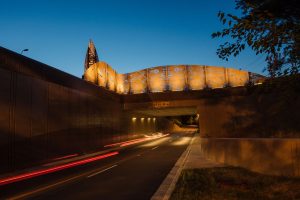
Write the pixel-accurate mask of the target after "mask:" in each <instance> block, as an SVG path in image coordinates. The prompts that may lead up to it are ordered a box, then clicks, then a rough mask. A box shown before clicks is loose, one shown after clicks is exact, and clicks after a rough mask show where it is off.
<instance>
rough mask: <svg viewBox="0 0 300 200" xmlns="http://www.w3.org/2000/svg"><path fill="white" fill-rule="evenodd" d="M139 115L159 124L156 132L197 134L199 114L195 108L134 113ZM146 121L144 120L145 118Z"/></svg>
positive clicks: (148, 110) (152, 109)
mask: <svg viewBox="0 0 300 200" xmlns="http://www.w3.org/2000/svg"><path fill="white" fill-rule="evenodd" d="M135 112H136V113H137V114H139V115H144V116H151V117H154V118H156V119H158V120H157V123H161V124H160V125H159V126H158V127H159V128H158V131H162V132H170V133H172V132H199V114H198V113H197V108H196V107H194V106H192V107H191V106H190V107H172V108H160V109H158V108H155V109H154V108H151V109H143V110H136V111H135ZM145 119H146V118H145Z"/></svg>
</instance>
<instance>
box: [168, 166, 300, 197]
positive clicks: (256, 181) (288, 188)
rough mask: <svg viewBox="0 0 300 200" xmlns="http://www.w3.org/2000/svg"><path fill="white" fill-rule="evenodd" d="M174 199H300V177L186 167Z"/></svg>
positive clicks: (235, 168) (239, 170) (236, 168)
mask: <svg viewBox="0 0 300 200" xmlns="http://www.w3.org/2000/svg"><path fill="white" fill-rule="evenodd" d="M170 199H171V200H185V199H188V200H193V199H197V200H225V199H226V200H231V199H232V200H233V199H245V200H247V199H249V200H250V199H251V200H255V199H266V200H268V199H272V200H273V199H276V200H277V199H282V200H292V199H300V178H292V177H279V176H269V175H263V174H259V173H255V172H251V171H249V170H246V169H244V168H239V167H216V168H204V169H190V170H184V171H183V172H182V173H181V176H180V177H179V180H178V182H177V184H176V187H175V190H174V191H173V193H172V196H171V198H170Z"/></svg>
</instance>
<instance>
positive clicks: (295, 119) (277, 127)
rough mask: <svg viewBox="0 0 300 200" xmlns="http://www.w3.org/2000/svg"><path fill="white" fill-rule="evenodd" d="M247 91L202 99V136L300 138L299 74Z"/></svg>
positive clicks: (200, 110) (200, 106) (200, 104)
mask: <svg viewBox="0 0 300 200" xmlns="http://www.w3.org/2000/svg"><path fill="white" fill-rule="evenodd" d="M247 90H248V92H247V93H246V95H241V96H228V97H222V98H209V99H203V100H202V101H201V103H199V104H198V113H199V116H200V120H199V125H200V131H201V133H202V135H203V136H208V137H258V138H270V137H275V138H300V112H299V111H300V76H299V75H296V76H290V77H284V78H279V79H275V80H269V81H267V82H265V83H264V84H263V85H260V86H259V87H255V88H251V87H250V88H247Z"/></svg>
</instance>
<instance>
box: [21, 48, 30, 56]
mask: <svg viewBox="0 0 300 200" xmlns="http://www.w3.org/2000/svg"><path fill="white" fill-rule="evenodd" d="M24 51H29V49H23V50H22V51H21V55H22V54H23V52H24Z"/></svg>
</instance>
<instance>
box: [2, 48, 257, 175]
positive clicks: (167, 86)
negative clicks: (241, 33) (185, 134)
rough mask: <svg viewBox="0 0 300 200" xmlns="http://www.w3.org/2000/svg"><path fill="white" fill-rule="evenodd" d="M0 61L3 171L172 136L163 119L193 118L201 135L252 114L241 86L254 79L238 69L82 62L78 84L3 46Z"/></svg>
mask: <svg viewBox="0 0 300 200" xmlns="http://www.w3.org/2000/svg"><path fill="white" fill-rule="evenodd" d="M88 53H89V52H88ZM88 53H87V54H88ZM0 61H1V62H0V71H1V73H0V94H1V95H0V100H1V101H0V102H1V103H0V110H1V118H0V131H1V140H0V148H1V151H0V152H1V153H0V157H1V159H2V160H4V161H5V162H6V163H8V164H7V165H1V171H3V172H5V171H12V170H15V169H17V168H22V167H25V166H28V165H31V164H34V163H36V162H40V161H41V160H47V159H50V158H53V157H55V156H59V155H65V154H68V153H73V152H85V151H92V150H95V148H99V147H101V146H102V147H104V146H105V145H107V144H109V143H116V142H120V141H124V140H130V139H135V138H138V137H141V136H143V135H144V134H147V133H151V132H156V131H162V132H164V131H168V130H172V129H173V128H174V127H175V126H176V124H174V122H173V121H172V120H170V118H168V117H170V116H171V117H172V116H181V115H194V116H195V115H198V118H197V119H199V127H200V132H201V134H204V135H210V136H216V135H219V136H222V135H226V134H229V133H231V132H232V129H233V127H234V129H235V131H240V129H239V127H240V128H243V125H241V124H239V121H236V120H237V118H238V117H243V116H244V117H245V116H247V115H248V114H249V113H252V112H256V108H255V103H253V101H252V99H251V98H248V96H249V90H248V89H247V87H245V85H247V84H249V83H251V84H258V83H260V82H261V80H262V79H261V76H258V75H255V74H253V73H249V72H246V71H242V70H235V69H227V68H222V67H209V66H196V65H179V66H164V67H154V68H149V69H144V70H141V71H138V72H132V73H128V74H118V73H117V72H116V71H115V70H113V69H112V68H111V67H110V66H109V65H107V64H106V63H105V62H87V63H90V64H91V65H90V66H89V67H86V70H85V74H84V79H85V80H82V79H79V78H77V77H74V76H72V75H70V74H67V73H65V72H62V71H60V70H57V69H55V68H53V67H51V66H48V65H45V64H43V63H40V62H38V61H35V60H32V59H30V58H27V57H24V56H22V55H20V54H17V53H14V52H12V51H10V50H8V49H5V48H0ZM133 119H135V120H133ZM143 119H147V120H143ZM71 133H72V134H71ZM69 139H71V140H72V141H73V142H72V143H65V140H69ZM24 149H25V150H26V151H24ZM36 151H38V152H40V153H39V154H34V155H33V154H32V152H36ZM24 152H26V153H24Z"/></svg>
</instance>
